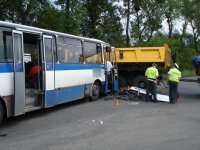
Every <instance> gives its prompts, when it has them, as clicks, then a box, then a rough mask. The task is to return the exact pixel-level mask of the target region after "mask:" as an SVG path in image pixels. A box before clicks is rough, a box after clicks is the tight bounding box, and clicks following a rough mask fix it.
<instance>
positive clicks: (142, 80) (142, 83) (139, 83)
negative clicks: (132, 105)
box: [134, 76, 147, 89]
mask: <svg viewBox="0 0 200 150" xmlns="http://www.w3.org/2000/svg"><path fill="white" fill-rule="evenodd" d="M134 85H135V86H136V87H139V88H142V89H146V87H147V78H146V77H145V76H138V77H136V78H135V80H134Z"/></svg>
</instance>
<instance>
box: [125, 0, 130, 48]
mask: <svg viewBox="0 0 200 150" xmlns="http://www.w3.org/2000/svg"><path fill="white" fill-rule="evenodd" d="M127 2H128V9H127V22H126V46H127V47H129V46H130V37H129V22H130V0H128V1H127Z"/></svg>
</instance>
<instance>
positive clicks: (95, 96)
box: [90, 82, 101, 101]
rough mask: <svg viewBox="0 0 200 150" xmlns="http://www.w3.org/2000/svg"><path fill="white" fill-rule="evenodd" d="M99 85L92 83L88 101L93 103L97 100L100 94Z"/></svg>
mask: <svg viewBox="0 0 200 150" xmlns="http://www.w3.org/2000/svg"><path fill="white" fill-rule="evenodd" d="M100 87H101V86H100V84H99V83H98V82H94V83H93V85H92V94H91V96H90V100H92V101H95V100H97V99H98V98H99V96H100V92H101V89H100Z"/></svg>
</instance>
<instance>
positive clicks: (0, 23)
mask: <svg viewBox="0 0 200 150" xmlns="http://www.w3.org/2000/svg"><path fill="white" fill-rule="evenodd" d="M0 26H5V27H12V28H15V29H16V30H20V31H29V32H37V33H41V34H42V33H48V34H54V35H60V36H67V37H71V38H78V39H80V40H86V41H91V42H99V43H104V44H108V43H106V42H104V41H101V40H98V39H94V38H87V37H82V36H76V35H72V34H67V33H61V32H56V31H51V30H47V29H42V28H37V27H32V26H27V25H21V24H16V23H11V22H6V21H0ZM108 45H109V44H108Z"/></svg>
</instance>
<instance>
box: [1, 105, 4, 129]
mask: <svg viewBox="0 0 200 150" xmlns="http://www.w3.org/2000/svg"><path fill="white" fill-rule="evenodd" d="M3 118H4V109H3V105H2V103H1V102H0V125H1V124H2V123H3Z"/></svg>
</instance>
